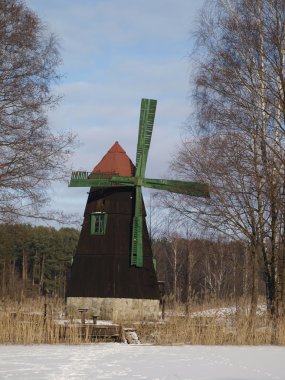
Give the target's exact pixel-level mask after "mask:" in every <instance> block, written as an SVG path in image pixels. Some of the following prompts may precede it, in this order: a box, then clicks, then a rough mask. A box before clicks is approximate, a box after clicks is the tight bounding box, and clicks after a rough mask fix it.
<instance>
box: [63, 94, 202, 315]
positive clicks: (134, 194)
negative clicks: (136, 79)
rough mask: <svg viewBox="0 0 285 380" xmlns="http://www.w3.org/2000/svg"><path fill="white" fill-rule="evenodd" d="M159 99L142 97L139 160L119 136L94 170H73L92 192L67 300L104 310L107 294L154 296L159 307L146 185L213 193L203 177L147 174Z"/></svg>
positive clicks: (76, 181)
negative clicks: (200, 179) (199, 180)
mask: <svg viewBox="0 0 285 380" xmlns="http://www.w3.org/2000/svg"><path fill="white" fill-rule="evenodd" d="M156 103H157V102H156V100H151V99H142V101H141V110H140V121H139V133H138V142H137V153H136V165H135V166H134V165H133V163H132V162H131V160H130V159H129V158H128V157H127V155H126V153H125V151H124V150H123V149H122V148H121V146H120V145H119V144H118V143H117V142H116V143H115V144H114V145H113V146H112V148H111V149H110V150H109V151H108V153H107V154H106V155H105V156H104V157H103V159H102V160H101V161H100V163H99V164H98V165H97V166H95V168H94V169H93V171H92V172H91V173H88V172H82V171H75V172H72V175H71V180H70V183H69V186H70V187H89V188H90V192H89V197H88V201H87V206H86V210H85V214H84V222H83V226H82V231H81V235H80V239H79V245H78V249H77V252H76V255H75V257H74V263H73V266H72V272H71V282H70V284H71V285H70V288H69V291H68V293H67V297H68V302H69V304H73V305H76V306H80V307H82V305H85V306H86V305H87V304H88V305H89V307H90V305H93V306H92V307H93V308H98V307H99V308H100V311H99V312H98V313H99V314H101V315H102V314H103V315H105V316H106V312H105V314H104V312H103V311H102V308H103V306H102V303H104V302H103V300H106V299H108V300H110V299H111V300H112V302H113V301H115V300H116V299H120V300H122V299H124V300H126V299H128V300H147V299H148V300H155V301H156V306H155V307H158V306H157V305H158V304H157V300H158V299H159V292H158V287H157V281H156V276H155V271H154V266H153V262H152V252H151V247H150V243H149V237H148V232H147V228H146V223H145V216H146V214H145V209H144V204H143V199H142V187H146V188H152V189H156V190H166V191H171V192H175V193H180V194H186V195H190V196H196V197H207V196H208V194H209V191H208V186H207V185H206V184H204V183H197V182H185V181H175V180H167V179H150V178H145V171H146V163H147V157H148V152H149V147H150V142H151V136H152V129H153V124H154V118H155V111H156ZM92 258H93V259H92ZM92 260H93V261H92ZM96 271H97V272H96ZM110 284H111V285H110ZM105 303H106V302H105ZM109 303H110V302H109ZM129 303H130V302H129ZM129 303H128V304H129ZM113 304H114V302H113ZM98 305H100V306H98ZM116 305H117V304H116ZM144 305H145V303H144ZM143 307H144V306H143ZM116 308H119V309H121V310H122V305H121V306H118V305H117V306H116V307H115V306H114V305H113V306H112V307H111V309H112V310H114V309H116ZM123 308H124V309H126V304H124V306H123ZM131 308H132V309H134V308H133V306H132V307H131ZM140 308H141V307H139V309H140ZM147 308H148V309H151V308H150V306H149V305H148V306H147ZM140 312H141V311H140ZM107 314H108V313H107ZM154 314H155V313H154ZM108 316H109V314H108Z"/></svg>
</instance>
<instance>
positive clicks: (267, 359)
mask: <svg viewBox="0 0 285 380" xmlns="http://www.w3.org/2000/svg"><path fill="white" fill-rule="evenodd" d="M284 378H285V347H277V346H255V347H253V346H187V345H185V346H147V345H127V344H118V343H97V344H90V345H76V346H72V345H70V346H68V345H34V346H21V345H6V346H5V345H2V346H0V379H1V380H2V379H21V380H25V379H29V380H35V379H37V380H38V379H49V380H65V379H67V380H73V379H74V380H75V379H76V380H85V379H125V380H126V379H128V380H131V379H134V380H135V379H150V380H166V379H167V380H168V379H169V380H175V379H180V380H182V379H183V380H267V379H271V380H272V379H274V380H277V379H284Z"/></svg>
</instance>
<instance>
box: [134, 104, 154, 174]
mask: <svg viewBox="0 0 285 380" xmlns="http://www.w3.org/2000/svg"><path fill="white" fill-rule="evenodd" d="M156 103H157V101H156V100H153V99H142V101H141V111H140V124H139V134H138V143H137V155H136V174H135V175H136V177H143V176H144V174H145V168H146V162H147V156H148V151H149V146H150V141H151V136H152V129H153V123H154V117H155V111H156Z"/></svg>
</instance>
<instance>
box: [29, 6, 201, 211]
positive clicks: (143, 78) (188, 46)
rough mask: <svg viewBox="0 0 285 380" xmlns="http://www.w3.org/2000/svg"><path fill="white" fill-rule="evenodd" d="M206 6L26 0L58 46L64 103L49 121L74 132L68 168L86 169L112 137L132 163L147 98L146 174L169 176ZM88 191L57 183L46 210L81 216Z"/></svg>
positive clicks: (58, 88)
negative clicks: (152, 105) (152, 102)
mask: <svg viewBox="0 0 285 380" xmlns="http://www.w3.org/2000/svg"><path fill="white" fill-rule="evenodd" d="M203 3H204V0H82V1H78V0H48V1H47V0H26V4H27V6H28V7H29V8H31V9H32V10H33V11H34V12H35V13H36V14H37V15H38V16H39V17H40V18H41V20H42V21H43V22H44V24H45V25H46V27H47V28H48V30H49V31H50V32H52V33H54V34H55V35H56V36H57V39H58V41H59V43H60V46H61V56H62V65H61V67H60V72H61V74H62V79H61V81H60V82H59V83H58V84H57V85H56V86H55V87H54V89H53V91H54V92H55V93H57V94H60V95H62V100H61V102H60V104H59V105H58V107H57V108H56V109H53V110H52V111H50V112H49V120H50V125H51V128H52V129H54V130H58V131H59V130H60V131H62V130H70V131H72V132H73V133H74V134H76V135H77V136H78V141H79V144H78V147H77V148H76V151H75V153H74V155H73V157H72V159H71V161H70V163H69V165H70V168H71V169H73V170H86V171H91V170H92V169H93V167H94V166H95V165H96V164H97V163H98V162H99V161H100V160H101V158H102V157H103V156H104V154H105V153H106V152H107V151H108V150H109V148H110V147H111V146H112V145H113V143H114V142H115V141H118V142H119V143H120V144H121V146H122V147H123V148H124V150H125V151H126V153H127V154H128V156H129V157H130V158H131V159H132V161H135V153H136V145H137V133H138V124H139V112H140V101H141V98H151V99H157V101H158V105H157V111H156V118H155V124H154V129H153V135H152V142H151V147H150V151H149V156H148V163H147V169H146V176H147V177H150V178H167V177H169V176H170V174H169V173H168V171H169V170H168V166H169V162H170V160H171V158H172V157H173V155H174V154H175V151H176V150H177V147H178V145H179V141H180V139H181V134H182V133H183V132H182V131H183V127H184V126H185V123H186V121H187V118H188V117H189V114H190V112H191V99H190V97H189V95H190V93H191V88H190V85H189V79H190V73H191V63H190V60H189V53H190V52H191V51H192V48H193V43H194V38H193V34H192V32H193V31H194V29H195V27H196V22H197V19H198V15H199V9H201V7H202V5H203ZM86 191H87V189H86V188H79V189H77V188H68V187H67V182H66V183H61V184H54V185H53V186H52V188H51V192H50V195H51V200H52V201H51V207H52V208H55V209H61V210H63V211H65V212H70V213H78V215H82V214H83V211H84V207H85V203H86V199H87V195H86ZM145 194H146V193H145ZM145 196H146V197H147V196H148V195H147V194H146V195H145Z"/></svg>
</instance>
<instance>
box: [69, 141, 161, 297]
mask: <svg viewBox="0 0 285 380" xmlns="http://www.w3.org/2000/svg"><path fill="white" fill-rule="evenodd" d="M134 170H135V168H134V165H133V163H132V162H131V160H130V159H129V158H128V156H127V155H126V153H125V151H124V150H123V149H122V148H121V146H120V145H119V144H118V142H116V143H115V144H114V145H113V146H112V148H111V149H110V150H109V151H108V153H107V154H106V155H105V157H104V158H103V159H102V161H101V162H100V163H99V164H98V165H97V166H96V167H95V168H94V170H93V172H92V173H91V174H90V175H89V177H92V175H95V176H96V174H101V175H110V174H111V173H112V174H113V175H117V176H122V175H128V176H132V175H133V174H134ZM134 201H135V190H134V188H131V187H109V188H96V187H91V188H90V192H89V196H88V200H87V204H86V209H85V213H84V221H83V225H82V230H81V234H80V239H79V243H78V248H77V252H76V255H75V257H74V262H73V266H72V273H71V282H70V285H69V289H68V293H67V296H68V297H101V298H128V299H159V292H158V287H157V280H156V274H155V270H154V265H153V256H152V251H151V246H150V240H149V236H148V231H147V227H146V222H145V216H146V214H145V211H144V212H143V247H144V266H143V268H138V267H136V266H131V265H130V247H131V241H132V223H133V217H134V211H133V210H134ZM96 218H98V219H101V220H102V226H101V228H102V229H101V230H100V227H99V226H98V230H97V231H96V230H95V229H96V226H95V224H94V223H96ZM104 219H106V220H104ZM97 223H98V222H97Z"/></svg>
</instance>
